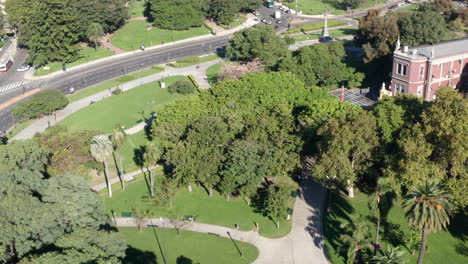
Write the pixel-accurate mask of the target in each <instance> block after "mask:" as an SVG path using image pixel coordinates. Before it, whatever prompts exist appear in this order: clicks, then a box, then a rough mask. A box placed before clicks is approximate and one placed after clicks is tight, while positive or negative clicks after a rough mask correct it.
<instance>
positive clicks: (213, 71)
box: [206, 62, 224, 83]
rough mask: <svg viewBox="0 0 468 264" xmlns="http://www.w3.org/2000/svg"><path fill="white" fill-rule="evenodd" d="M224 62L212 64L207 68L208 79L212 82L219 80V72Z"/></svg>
mask: <svg viewBox="0 0 468 264" xmlns="http://www.w3.org/2000/svg"><path fill="white" fill-rule="evenodd" d="M223 64H224V62H220V63H217V64H215V65H211V66H210V67H208V69H206V77H208V81H209V82H211V83H216V82H218V73H219V71H220V70H221V66H223Z"/></svg>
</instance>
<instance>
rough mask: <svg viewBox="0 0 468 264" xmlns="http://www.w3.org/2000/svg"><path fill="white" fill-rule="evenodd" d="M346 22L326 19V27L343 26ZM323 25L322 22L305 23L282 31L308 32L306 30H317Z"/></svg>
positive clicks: (286, 32)
mask: <svg viewBox="0 0 468 264" xmlns="http://www.w3.org/2000/svg"><path fill="white" fill-rule="evenodd" d="M347 24H348V23H346V22H343V21H328V27H329V28H332V27H339V26H344V25H347ZM323 26H324V22H317V23H312V24H305V25H301V26H297V27H292V28H290V29H288V30H287V31H285V32H284V34H294V33H300V32H308V31H313V30H319V29H322V28H323Z"/></svg>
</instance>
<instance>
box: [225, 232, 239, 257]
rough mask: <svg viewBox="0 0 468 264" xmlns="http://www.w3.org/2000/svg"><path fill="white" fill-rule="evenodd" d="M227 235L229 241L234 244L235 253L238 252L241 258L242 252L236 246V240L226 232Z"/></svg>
mask: <svg viewBox="0 0 468 264" xmlns="http://www.w3.org/2000/svg"><path fill="white" fill-rule="evenodd" d="M227 234H228V236H229V238H230V239H231V241H232V243H233V244H234V246H235V247H236V249H237V252H239V255H240V256H242V251H241V250H240V249H239V247H238V246H237V243H236V240H234V238H232V236H231V233H229V231H228V232H227Z"/></svg>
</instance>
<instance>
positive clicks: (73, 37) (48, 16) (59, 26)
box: [6, 0, 128, 66]
mask: <svg viewBox="0 0 468 264" xmlns="http://www.w3.org/2000/svg"><path fill="white" fill-rule="evenodd" d="M6 9H7V13H8V14H9V16H8V19H9V23H10V25H11V26H13V27H15V28H17V29H18V31H19V40H18V42H19V44H20V45H23V46H26V47H28V48H29V49H30V56H29V61H30V62H32V63H33V64H34V65H37V66H41V65H44V64H46V63H48V62H51V61H59V62H70V61H73V60H75V59H76V56H77V52H78V47H77V45H76V44H77V43H78V42H79V41H90V42H95V40H93V39H90V38H89V34H87V31H88V30H89V28H90V25H93V24H99V25H100V26H101V28H102V30H103V32H112V31H114V30H116V29H118V28H119V27H121V26H122V25H123V24H124V21H125V18H126V17H127V15H128V14H127V9H126V8H125V2H124V1H120V0H99V1H95V0H79V1H75V0H73V1H72V0H9V1H7V3H6Z"/></svg>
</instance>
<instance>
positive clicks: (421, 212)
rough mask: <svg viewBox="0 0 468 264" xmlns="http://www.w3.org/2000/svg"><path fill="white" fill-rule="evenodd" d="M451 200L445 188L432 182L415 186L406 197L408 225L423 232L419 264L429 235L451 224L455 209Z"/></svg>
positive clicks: (404, 204)
mask: <svg viewBox="0 0 468 264" xmlns="http://www.w3.org/2000/svg"><path fill="white" fill-rule="evenodd" d="M450 198H451V196H450V194H449V193H448V192H447V190H446V189H445V187H444V186H443V185H441V184H440V183H438V182H436V181H432V180H428V181H426V182H425V183H422V184H418V185H416V186H414V187H413V188H412V189H411V190H410V192H409V193H408V194H407V196H406V197H405V201H404V203H403V206H404V208H405V212H406V217H407V219H408V223H409V224H410V225H411V226H412V227H414V228H416V229H419V230H420V231H421V232H422V241H421V249H420V251H419V257H418V264H422V263H423V258H424V253H425V251H426V244H427V234H428V233H430V232H436V231H439V230H441V229H442V228H445V227H446V226H447V225H448V224H449V222H450V217H451V214H452V207H453V206H452V204H451V203H450Z"/></svg>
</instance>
